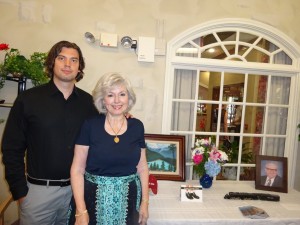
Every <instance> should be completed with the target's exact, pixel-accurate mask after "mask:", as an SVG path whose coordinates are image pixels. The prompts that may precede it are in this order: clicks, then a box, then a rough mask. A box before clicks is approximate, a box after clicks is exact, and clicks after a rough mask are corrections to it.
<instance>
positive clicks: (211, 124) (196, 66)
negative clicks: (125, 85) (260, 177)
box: [162, 19, 300, 180]
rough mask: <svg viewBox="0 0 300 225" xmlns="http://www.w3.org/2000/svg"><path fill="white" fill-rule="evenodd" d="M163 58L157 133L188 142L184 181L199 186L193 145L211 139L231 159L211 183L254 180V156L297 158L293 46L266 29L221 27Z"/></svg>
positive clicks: (176, 45) (202, 29) (189, 34)
mask: <svg viewBox="0 0 300 225" xmlns="http://www.w3.org/2000/svg"><path fill="white" fill-rule="evenodd" d="M167 52H168V53H167V66H166V79H165V96H164V112H163V127H162V130H163V133H168V134H178V135H185V136H186V172H187V174H186V175H187V179H195V178H197V176H195V174H194V173H193V167H192V163H191V148H192V147H193V145H194V144H193V143H194V142H195V140H196V139H197V138H207V137H210V136H214V137H215V138H216V145H217V146H218V147H219V148H222V149H223V150H226V151H227V154H228V155H229V163H227V164H226V165H225V166H224V167H223V169H222V173H220V174H219V176H218V177H217V178H216V179H227V180H228V179H229V180H254V174H255V173H254V171H255V156H256V155H258V154H261V155H271V156H282V157H283V156H285V157H293V156H294V152H293V148H292V146H293V143H294V140H295V134H293V133H292V132H291V129H289V128H291V126H294V125H295V121H296V119H297V118H296V112H295V110H294V109H293V108H292V106H297V105H298V102H297V101H296V100H295V98H294V97H293V96H294V95H292V93H295V91H296V90H297V89H296V83H297V82H296V81H297V79H299V78H298V77H299V71H300V70H299V53H300V51H299V47H298V46H297V45H296V44H295V43H294V42H293V41H292V40H290V39H289V38H288V37H287V36H285V35H284V34H282V33H281V32H280V31H278V30H275V29H274V28H272V27H270V26H268V25H266V24H262V23H259V22H255V21H249V20H241V19H223V20H217V21H212V22H209V23H206V24H202V25H199V26H197V27H194V28H192V29H190V30H188V31H186V32H184V33H182V34H180V35H178V36H177V37H175V38H174V39H173V40H171V41H170V42H169V43H168V51H167ZM292 130H294V129H292ZM292 166H294V165H289V168H292ZM289 171H291V170H289ZM289 175H291V174H289Z"/></svg>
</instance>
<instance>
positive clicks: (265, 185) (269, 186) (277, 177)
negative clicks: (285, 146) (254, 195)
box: [255, 155, 288, 193]
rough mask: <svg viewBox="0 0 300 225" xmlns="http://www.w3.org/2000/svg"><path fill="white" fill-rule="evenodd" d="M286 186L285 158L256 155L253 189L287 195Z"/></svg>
mask: <svg viewBox="0 0 300 225" xmlns="http://www.w3.org/2000/svg"><path fill="white" fill-rule="evenodd" d="M268 177H270V178H272V179H269V178H268ZM287 186H288V177H287V158H286V157H278V156H267V155H257V156H256V178H255V189H259V190H266V191H275V192H284V193H287V192H288V187H287Z"/></svg>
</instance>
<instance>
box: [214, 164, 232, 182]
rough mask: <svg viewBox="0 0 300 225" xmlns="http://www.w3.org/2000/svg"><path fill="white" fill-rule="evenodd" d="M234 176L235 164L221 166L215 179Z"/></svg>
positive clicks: (227, 178)
mask: <svg viewBox="0 0 300 225" xmlns="http://www.w3.org/2000/svg"><path fill="white" fill-rule="evenodd" d="M236 176H237V167H236V166H223V167H222V169H221V172H220V173H219V175H218V176H217V180H236Z"/></svg>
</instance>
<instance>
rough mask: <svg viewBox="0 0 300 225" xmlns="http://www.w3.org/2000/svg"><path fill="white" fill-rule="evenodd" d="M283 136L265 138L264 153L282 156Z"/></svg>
mask: <svg viewBox="0 0 300 225" xmlns="http://www.w3.org/2000/svg"><path fill="white" fill-rule="evenodd" d="M284 146H285V138H266V146H265V153H264V155H270V156H279V157H283V156H284Z"/></svg>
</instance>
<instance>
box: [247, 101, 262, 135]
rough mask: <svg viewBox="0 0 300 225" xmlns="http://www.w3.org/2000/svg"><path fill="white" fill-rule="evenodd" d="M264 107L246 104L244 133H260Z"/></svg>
mask: <svg viewBox="0 0 300 225" xmlns="http://www.w3.org/2000/svg"><path fill="white" fill-rule="evenodd" d="M264 113H265V107H261V106H246V108H245V120H244V133H251V134H262V133H263V123H264V120H263V119H264V118H263V116H264Z"/></svg>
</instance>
